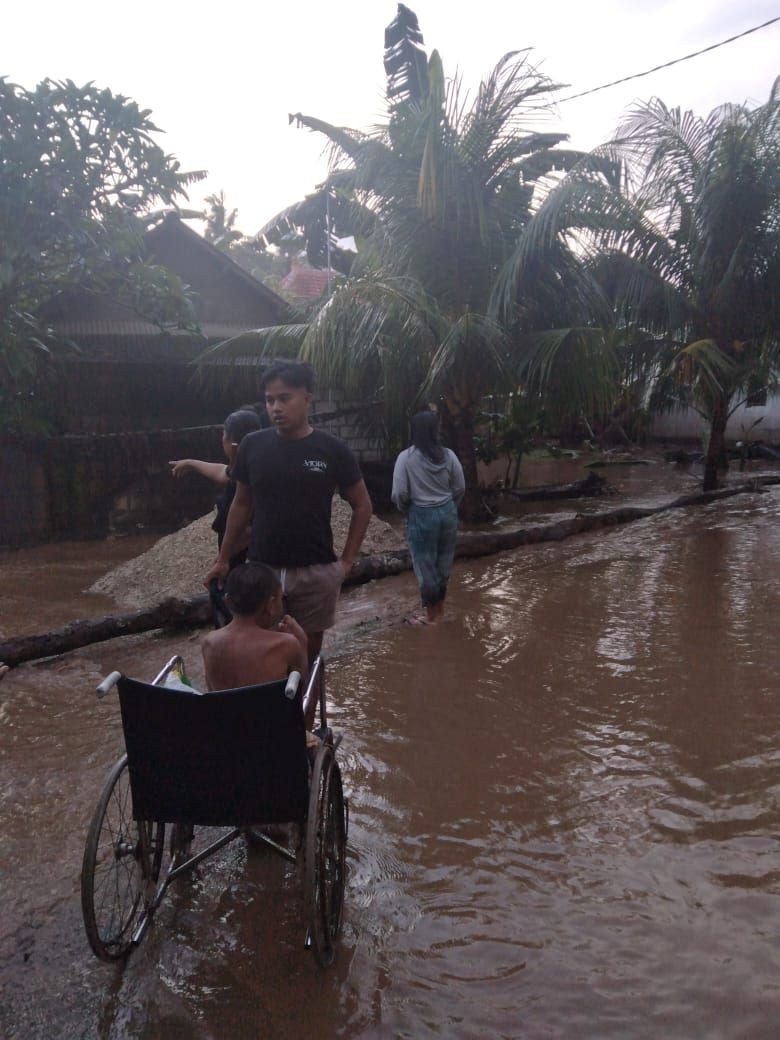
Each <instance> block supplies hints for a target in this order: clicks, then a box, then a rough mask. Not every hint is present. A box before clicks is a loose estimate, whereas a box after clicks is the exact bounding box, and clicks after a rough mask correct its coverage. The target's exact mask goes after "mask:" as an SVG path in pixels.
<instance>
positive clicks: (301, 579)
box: [271, 560, 344, 632]
mask: <svg viewBox="0 0 780 1040" xmlns="http://www.w3.org/2000/svg"><path fill="white" fill-rule="evenodd" d="M271 569H272V570H273V571H275V572H276V574H277V575H278V576H279V581H280V582H281V583H282V594H283V596H284V604H285V610H286V611H287V613H288V614H291V615H292V617H294V618H295V620H296V621H297V622H298V624H299V625H300V626H301V628H302V629H303V631H304V632H324V631H325V629H326V628H330V627H331V626H332V625H333V622H334V621H335V620H336V603H337V602H338V598H339V593H340V592H341V583H342V581H343V580H344V568H343V567H342V565H341V564H340V563H339V561H338V560H337V561H336V562H335V563H314V564H312V565H311V566H310V567H272V568H271Z"/></svg>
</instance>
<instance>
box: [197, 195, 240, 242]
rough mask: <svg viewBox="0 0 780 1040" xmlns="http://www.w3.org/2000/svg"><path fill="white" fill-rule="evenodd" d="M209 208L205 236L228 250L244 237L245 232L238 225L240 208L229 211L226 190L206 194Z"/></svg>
mask: <svg viewBox="0 0 780 1040" xmlns="http://www.w3.org/2000/svg"><path fill="white" fill-rule="evenodd" d="M206 202H207V204H208V207H209V208H208V210H207V211H206V229H205V231H204V237H205V238H206V240H207V241H209V242H212V243H213V244H214V245H215V246H216V247H217V249H222V250H224V251H225V252H227V251H228V250H229V249H230V247H231V245H232V244H233V243H234V242H238V241H239V239H241V238H243V237H244V236H243V234H242V232H241V231H239V230H238V228H237V227H236V218H237V217H238V210H237V209H232V210H231V211H230V212H229V213H228V210H227V206H226V205H225V193H224V191H220V192H217V193H215V194H213V195H207V196H206Z"/></svg>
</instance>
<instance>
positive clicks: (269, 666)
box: [203, 619, 306, 690]
mask: <svg viewBox="0 0 780 1040" xmlns="http://www.w3.org/2000/svg"><path fill="white" fill-rule="evenodd" d="M203 662H204V664H205V666H206V683H207V685H208V688H209V689H210V690H230V689H235V688H237V687H239V686H256V685H258V684H260V683H266V682H275V681H276V680H278V679H286V678H287V676H288V675H289V674H290V672H295V671H298V672H301V673H302V674H305V672H306V657H305V654H304V653H303V650H302V647H301V645H300V642H299V640H298V639H296V637H295V636H294V635H291V634H289V633H287V632H278V631H272V630H269V629H265V628H260V626H259V625H257V624H254V623H249V624H247V623H246V621H245V620H244V619H234V620H233V621H231V623H230V624H229V625H227V626H226V627H225V628H220V629H217V631H215V632H211V633H209V635H207V636H206V638H205V639H204V640H203Z"/></svg>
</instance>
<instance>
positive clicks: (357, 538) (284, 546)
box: [204, 361, 372, 664]
mask: <svg viewBox="0 0 780 1040" xmlns="http://www.w3.org/2000/svg"><path fill="white" fill-rule="evenodd" d="M263 385H264V392H265V405H266V410H267V412H268V417H269V419H270V420H271V425H272V429H269V430H260V431H258V432H257V433H250V434H249V435H248V436H246V437H244V439H243V440H242V441H241V445H240V447H239V449H238V455H237V457H236V462H235V465H234V466H232V467H231V474H232V476H233V477H234V478H235V480H236V493H235V497H234V499H233V503H232V505H231V507H230V511H229V513H228V519H227V525H226V529H225V537H224V539H223V541H222V545H221V547H220V551H219V556H218V557H217V560H216V562H215V564H214V566H213V567H212V568H211V570H210V571H209V573H208V574H207V575H206V577H205V579H204V584H205V585H207V586H208V584H209V583H210V582H211V581H212V580H213V579H214V578H216V579H217V580H218V581H219V582H222V581H223V580H224V578H225V576H226V575H227V573H228V570H229V561H230V557H231V555H232V554H233V553H234V552H235V551H236V549H237V548H239V547H240V544H241V541H242V539H243V537H244V532H245V531H246V528H247V527H248V526H249V525H250V524H251V528H252V534H251V539H250V543H249V551H248V554H247V558H248V559H249V560H250V561H252V562H258V563H265V564H267V565H268V566H269V567H271V568H272V569H273V570H274V571H275V572H276V574H277V576H278V577H279V580H280V582H281V584H282V589H283V593H284V598H285V603H286V610H287V612H288V613H289V614H290V615H291V616H292V617H293V618H295V620H296V621H297V622H298V624H299V625H300V626H301V628H302V629H303V630H304V632H305V633H306V638H307V643H308V651H309V653H308V657H309V663H310V664H311V662H313V660H314V658H315V657H316V656H317V654H318V653H319V651H320V647H321V646H322V637H323V633H324V632H325V630H326V629H328V628H330V627H331V626H332V625H333V622H334V619H335V612H336V602H337V600H338V597H339V592H340V591H341V583H342V582H343V581H344V578H345V577H346V576H347V574H349V571H350V569H351V567H352V564H353V563H354V561H355V557H356V556H357V554H358V550H359V549H360V545H361V542H362V541H363V537H364V535H365V533H366V528H367V527H368V523H369V520H370V519H371V513H372V507H371V499H370V498H369V495H368V491H367V490H366V485H365V483H364V481H363V477H362V474H361V472H360V468H359V466H358V464H357V460H356V459H355V457H354V455H353V454H352V452H351V451H350V449H349V448H348V447H347V445H346V444H345V443H344V442H343V441H340V440H339V439H338V438H337V437H334V436H333V435H332V434H330V433H327V432H326V431H324V430H319V429H315V428H314V427H312V425H311V424H310V422H309V408H310V407H311V403H312V399H313V390H314V372H313V370H312V368H311V366H310V365H308V364H305V363H303V362H296V361H285V362H278V363H277V364H275V365H273V366H272V367H271V368H270V369H269V370H268V371H267V372H266V373H265V375H264V378H263ZM336 490H338V491H339V493H340V494H341V497H342V498H343V499H345V500H346V502H347V503H348V504H349V506H350V508H351V510H352V517H351V520H350V524H349V531H348V532H347V539H346V542H345V544H344V548H343V550H342V553H341V557H340V558H339V559H337V558H336V555H335V553H334V551H333V531H332V528H331V522H330V519H331V503H332V501H333V494H334V492H335V491H336Z"/></svg>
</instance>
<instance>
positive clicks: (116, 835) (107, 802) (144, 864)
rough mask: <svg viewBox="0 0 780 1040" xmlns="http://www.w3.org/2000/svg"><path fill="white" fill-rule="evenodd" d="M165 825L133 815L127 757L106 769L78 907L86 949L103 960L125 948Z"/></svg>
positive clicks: (156, 863) (158, 857)
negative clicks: (106, 773) (85, 934)
mask: <svg viewBox="0 0 780 1040" xmlns="http://www.w3.org/2000/svg"><path fill="white" fill-rule="evenodd" d="M164 839H165V824H163V823H137V822H136V821H135V820H134V819H133V816H132V799H131V797H130V776H129V774H128V771H127V755H123V756H122V758H120V760H119V761H118V762H117V763H116V765H115V766H114V768H113V769H112V770H111V774H110V775H109V778H108V780H107V781H106V785H105V787H104V788H103V793H102V794H101V796H100V801H99V802H98V804H97V807H96V809H95V814H94V816H93V817H92V823H91V824H90V827H89V833H88V834H87V844H86V847H85V849H84V860H83V863H82V867H81V909H82V913H83V915H84V927H85V929H86V932H87V939H88V940H89V945H90V946H91V947H92V950H93V952H94V953H95V956H97V957H99V958H100V959H101V960H104V961H113V960H118V959H119V958H121V957H123V956H124V955H125V954H126V953H127V952H128V950H129V949H130V943H131V940H132V937H133V932H134V930H135V926H136V924H137V922H138V918H139V917H140V915H141V913H142V911H143V909H144V906H145V901H144V896H145V889H146V885H147V882H149V881H152V882H154V881H156V880H157V877H158V875H159V873H160V864H161V863H162V857H163V849H164Z"/></svg>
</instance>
